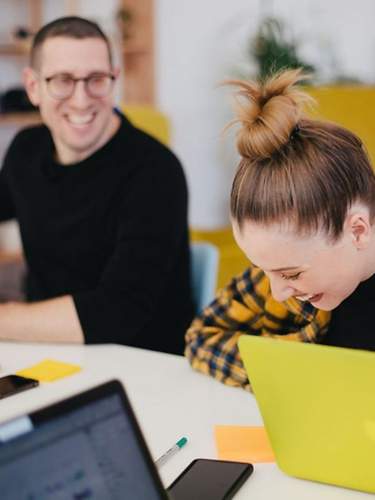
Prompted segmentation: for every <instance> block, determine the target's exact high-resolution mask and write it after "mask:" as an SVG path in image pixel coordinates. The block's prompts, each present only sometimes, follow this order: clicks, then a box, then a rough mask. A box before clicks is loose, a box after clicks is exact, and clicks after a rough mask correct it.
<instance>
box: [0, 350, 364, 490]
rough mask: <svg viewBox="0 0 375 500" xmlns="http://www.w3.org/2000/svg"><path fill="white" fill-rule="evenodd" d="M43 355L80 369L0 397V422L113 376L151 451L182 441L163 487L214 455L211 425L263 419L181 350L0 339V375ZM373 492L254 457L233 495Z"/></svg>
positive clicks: (249, 399)
mask: <svg viewBox="0 0 375 500" xmlns="http://www.w3.org/2000/svg"><path fill="white" fill-rule="evenodd" d="M44 358H54V359H57V360H60V361H66V362H71V363H77V364H79V365H81V366H82V368H83V369H82V371H81V372H80V373H78V374H75V375H73V376H71V377H66V378H64V379H61V380H59V381H56V382H53V383H49V384H42V385H41V386H40V387H38V388H36V389H32V390H30V391H26V392H25V393H22V394H18V395H15V396H12V397H10V398H7V399H4V400H1V401H0V421H4V420H6V419H8V418H10V417H14V416H18V415H21V414H22V413H25V412H27V411H30V410H34V409H36V408H40V407H42V406H45V405H48V404H50V403H52V402H54V401H57V400H60V399H63V398H64V397H67V396H69V395H72V394H74V393H77V392H80V391H81V390H83V389H86V388H89V387H92V386H94V385H97V384H99V383H101V382H104V381H107V380H110V379H112V378H117V379H119V380H121V382H122V383H123V384H124V386H125V388H126V391H127V393H128V396H129V398H130V400H131V402H132V405H133V407H134V410H135V413H136V415H137V418H138V421H139V422H140V424H141V427H142V430H143V433H144V435H145V438H146V441H147V443H148V446H149V448H150V451H151V454H152V456H153V457H154V458H157V457H158V456H159V455H161V454H162V453H164V452H165V451H166V450H167V449H168V448H169V447H170V446H171V445H172V444H174V443H175V442H176V441H177V440H178V439H179V438H180V437H182V436H186V437H187V438H188V440H189V441H188V444H187V445H186V446H185V447H184V448H183V449H182V450H181V451H180V452H178V453H177V454H176V455H175V456H174V457H171V459H170V460H169V461H168V462H166V463H165V465H163V467H162V468H161V469H160V470H159V472H160V475H161V477H162V480H163V482H164V484H165V485H166V486H167V485H168V484H169V483H170V482H171V481H172V480H173V479H174V478H175V477H176V476H177V475H178V474H179V473H180V472H181V471H182V470H183V469H184V468H185V467H186V466H187V465H188V464H189V463H190V462H191V461H192V460H193V459H194V458H217V454H216V448H215V441H214V435H213V428H214V425H216V424H224V425H262V419H261V417H260V414H259V411H258V408H257V405H256V402H255V399H254V397H253V396H252V395H251V394H249V393H247V392H245V391H243V390H242V389H235V388H231V387H226V386H224V385H223V384H220V383H219V382H217V381H216V380H214V379H211V378H210V377H207V376H205V375H201V374H199V373H196V372H194V371H193V370H192V369H191V368H190V366H189V364H188V362H187V361H186V360H185V359H184V358H182V357H180V356H173V355H169V354H163V353H156V352H151V351H146V350H141V349H134V348H130V347H124V346H117V345H98V346H78V347H77V346H71V345H69V346H60V345H45V344H18V343H5V342H1V343H0V367H1V371H0V375H1V376H3V375H7V374H9V373H14V372H15V371H17V370H20V369H22V368H26V367H28V366H30V365H32V364H34V363H36V362H38V361H41V360H42V359H44ZM365 498H373V496H372V495H369V494H366V493H360V492H356V491H352V490H346V489H343V488H338V487H335V486H328V485H323V484H319V483H313V482H310V481H304V480H300V479H294V478H291V477H288V476H286V475H285V474H283V473H282V472H280V471H279V469H278V468H277V466H276V465H275V464H254V473H253V475H252V476H251V477H250V478H249V479H248V480H247V482H246V483H245V484H244V486H243V487H242V488H241V489H240V491H239V492H238V493H237V495H236V496H235V499H236V500H252V499H254V500H271V499H272V500H275V499H277V500H317V499H319V500H347V499H348V500H351V499H358V500H360V499H365Z"/></svg>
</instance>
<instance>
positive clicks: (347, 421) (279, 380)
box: [238, 335, 375, 493]
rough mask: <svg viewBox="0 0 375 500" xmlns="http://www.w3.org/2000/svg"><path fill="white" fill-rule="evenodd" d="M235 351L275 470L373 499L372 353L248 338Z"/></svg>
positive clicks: (374, 355)
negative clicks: (246, 380)
mask: <svg viewBox="0 0 375 500" xmlns="http://www.w3.org/2000/svg"><path fill="white" fill-rule="evenodd" d="M238 345H239V350H240V354H241V357H242V360H243V362H244V365H245V368H246V372H247V374H248V376H249V380H250V382H251V384H252V387H253V390H254V393H255V397H256V399H257V402H258V406H259V409H260V412H261V414H262V417H263V420H264V425H265V427H266V430H267V433H268V436H269V439H270V441H271V445H272V447H273V450H274V452H275V456H276V461H277V464H278V465H279V467H280V469H282V470H283V471H284V472H286V473H287V474H290V475H292V476H296V477H300V478H304V479H311V480H314V481H320V482H323V483H330V484H336V485H339V486H344V487H347V488H354V489H358V490H361V491H367V492H371V493H375V465H374V464H375V353H373V352H368V351H360V350H354V349H343V348H339V347H330V346H324V345H316V344H305V343H299V342H293V341H286V340H275V339H269V338H263V337H256V336H251V335H243V336H241V337H240V339H239V342H238Z"/></svg>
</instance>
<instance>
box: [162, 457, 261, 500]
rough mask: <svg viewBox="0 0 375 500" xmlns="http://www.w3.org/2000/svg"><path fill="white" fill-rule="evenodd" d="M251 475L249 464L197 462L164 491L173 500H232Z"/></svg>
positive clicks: (211, 461)
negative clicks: (230, 499)
mask: <svg viewBox="0 0 375 500" xmlns="http://www.w3.org/2000/svg"><path fill="white" fill-rule="evenodd" d="M252 472H253V466H252V465H250V464H244V463H239V462H226V461H223V460H208V459H203V458H198V459H197V460H194V461H193V462H191V464H190V465H188V466H187V468H186V469H185V470H184V471H183V472H182V474H180V475H179V476H178V478H177V479H176V480H175V481H174V482H173V483H172V484H171V485H170V486H169V488H168V489H167V491H168V493H169V494H170V496H171V498H172V499H173V500H192V499H194V500H198V499H202V500H226V499H229V498H232V497H233V495H234V494H235V493H236V491H238V489H239V488H240V487H241V485H242V484H243V483H244V482H245V481H246V479H247V478H248V477H249V476H250V474H251V473H252Z"/></svg>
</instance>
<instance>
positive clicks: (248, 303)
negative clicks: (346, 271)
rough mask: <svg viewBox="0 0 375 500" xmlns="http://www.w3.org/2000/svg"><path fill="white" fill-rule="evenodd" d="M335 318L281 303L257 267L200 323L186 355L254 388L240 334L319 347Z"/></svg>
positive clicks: (222, 377)
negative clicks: (241, 351) (240, 347)
mask: <svg viewBox="0 0 375 500" xmlns="http://www.w3.org/2000/svg"><path fill="white" fill-rule="evenodd" d="M330 317H331V314H330V313H329V312H327V311H321V310H320V309H316V308H315V307H314V306H312V305H311V304H310V303H309V302H301V301H299V300H297V299H295V298H290V299H288V300H287V301H285V302H276V301H275V300H274V299H273V298H272V295H271V289H270V283H269V280H268V278H267V276H266V275H265V274H264V272H263V271H262V270H261V269H259V268H257V267H255V266H251V267H249V268H248V269H247V270H246V271H245V272H244V273H243V274H242V275H240V276H237V277H235V278H234V279H233V280H232V281H231V283H230V284H229V285H228V286H227V287H226V288H223V289H222V290H220V291H219V292H218V294H217V296H216V299H215V300H214V301H213V302H212V303H211V304H210V305H209V306H207V307H206V308H205V309H204V310H203V312H202V313H201V314H200V315H199V316H198V317H197V318H195V319H194V321H193V323H192V324H191V326H190V328H189V330H188V331H187V333H186V337H185V339H186V349H185V356H186V357H187V358H188V360H189V361H190V363H191V365H192V367H193V368H194V369H195V370H198V371H201V372H203V373H206V374H208V375H212V376H213V377H215V378H216V379H217V380H219V381H221V382H223V383H225V384H228V385H232V386H240V387H243V388H245V389H250V385H249V381H248V378H247V375H246V372H245V369H244V367H243V364H242V361H241V358H240V355H239V352H238V348H237V341H238V338H239V336H240V335H243V334H248V335H261V336H264V337H276V338H282V339H285V340H294V341H300V342H319V341H320V340H321V338H322V337H323V336H324V335H325V333H326V332H327V329H328V324H329V320H330Z"/></svg>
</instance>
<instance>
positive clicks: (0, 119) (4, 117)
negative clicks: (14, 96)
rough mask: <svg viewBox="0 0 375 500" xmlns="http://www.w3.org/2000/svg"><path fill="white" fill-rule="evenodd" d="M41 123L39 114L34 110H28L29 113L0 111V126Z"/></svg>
mask: <svg viewBox="0 0 375 500" xmlns="http://www.w3.org/2000/svg"><path fill="white" fill-rule="evenodd" d="M39 123H42V119H41V117H40V114H39V113H38V112H36V111H30V113H26V112H23V113H0V126H4V125H6V126H8V125H15V126H20V127H22V126H26V125H38V124H39Z"/></svg>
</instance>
